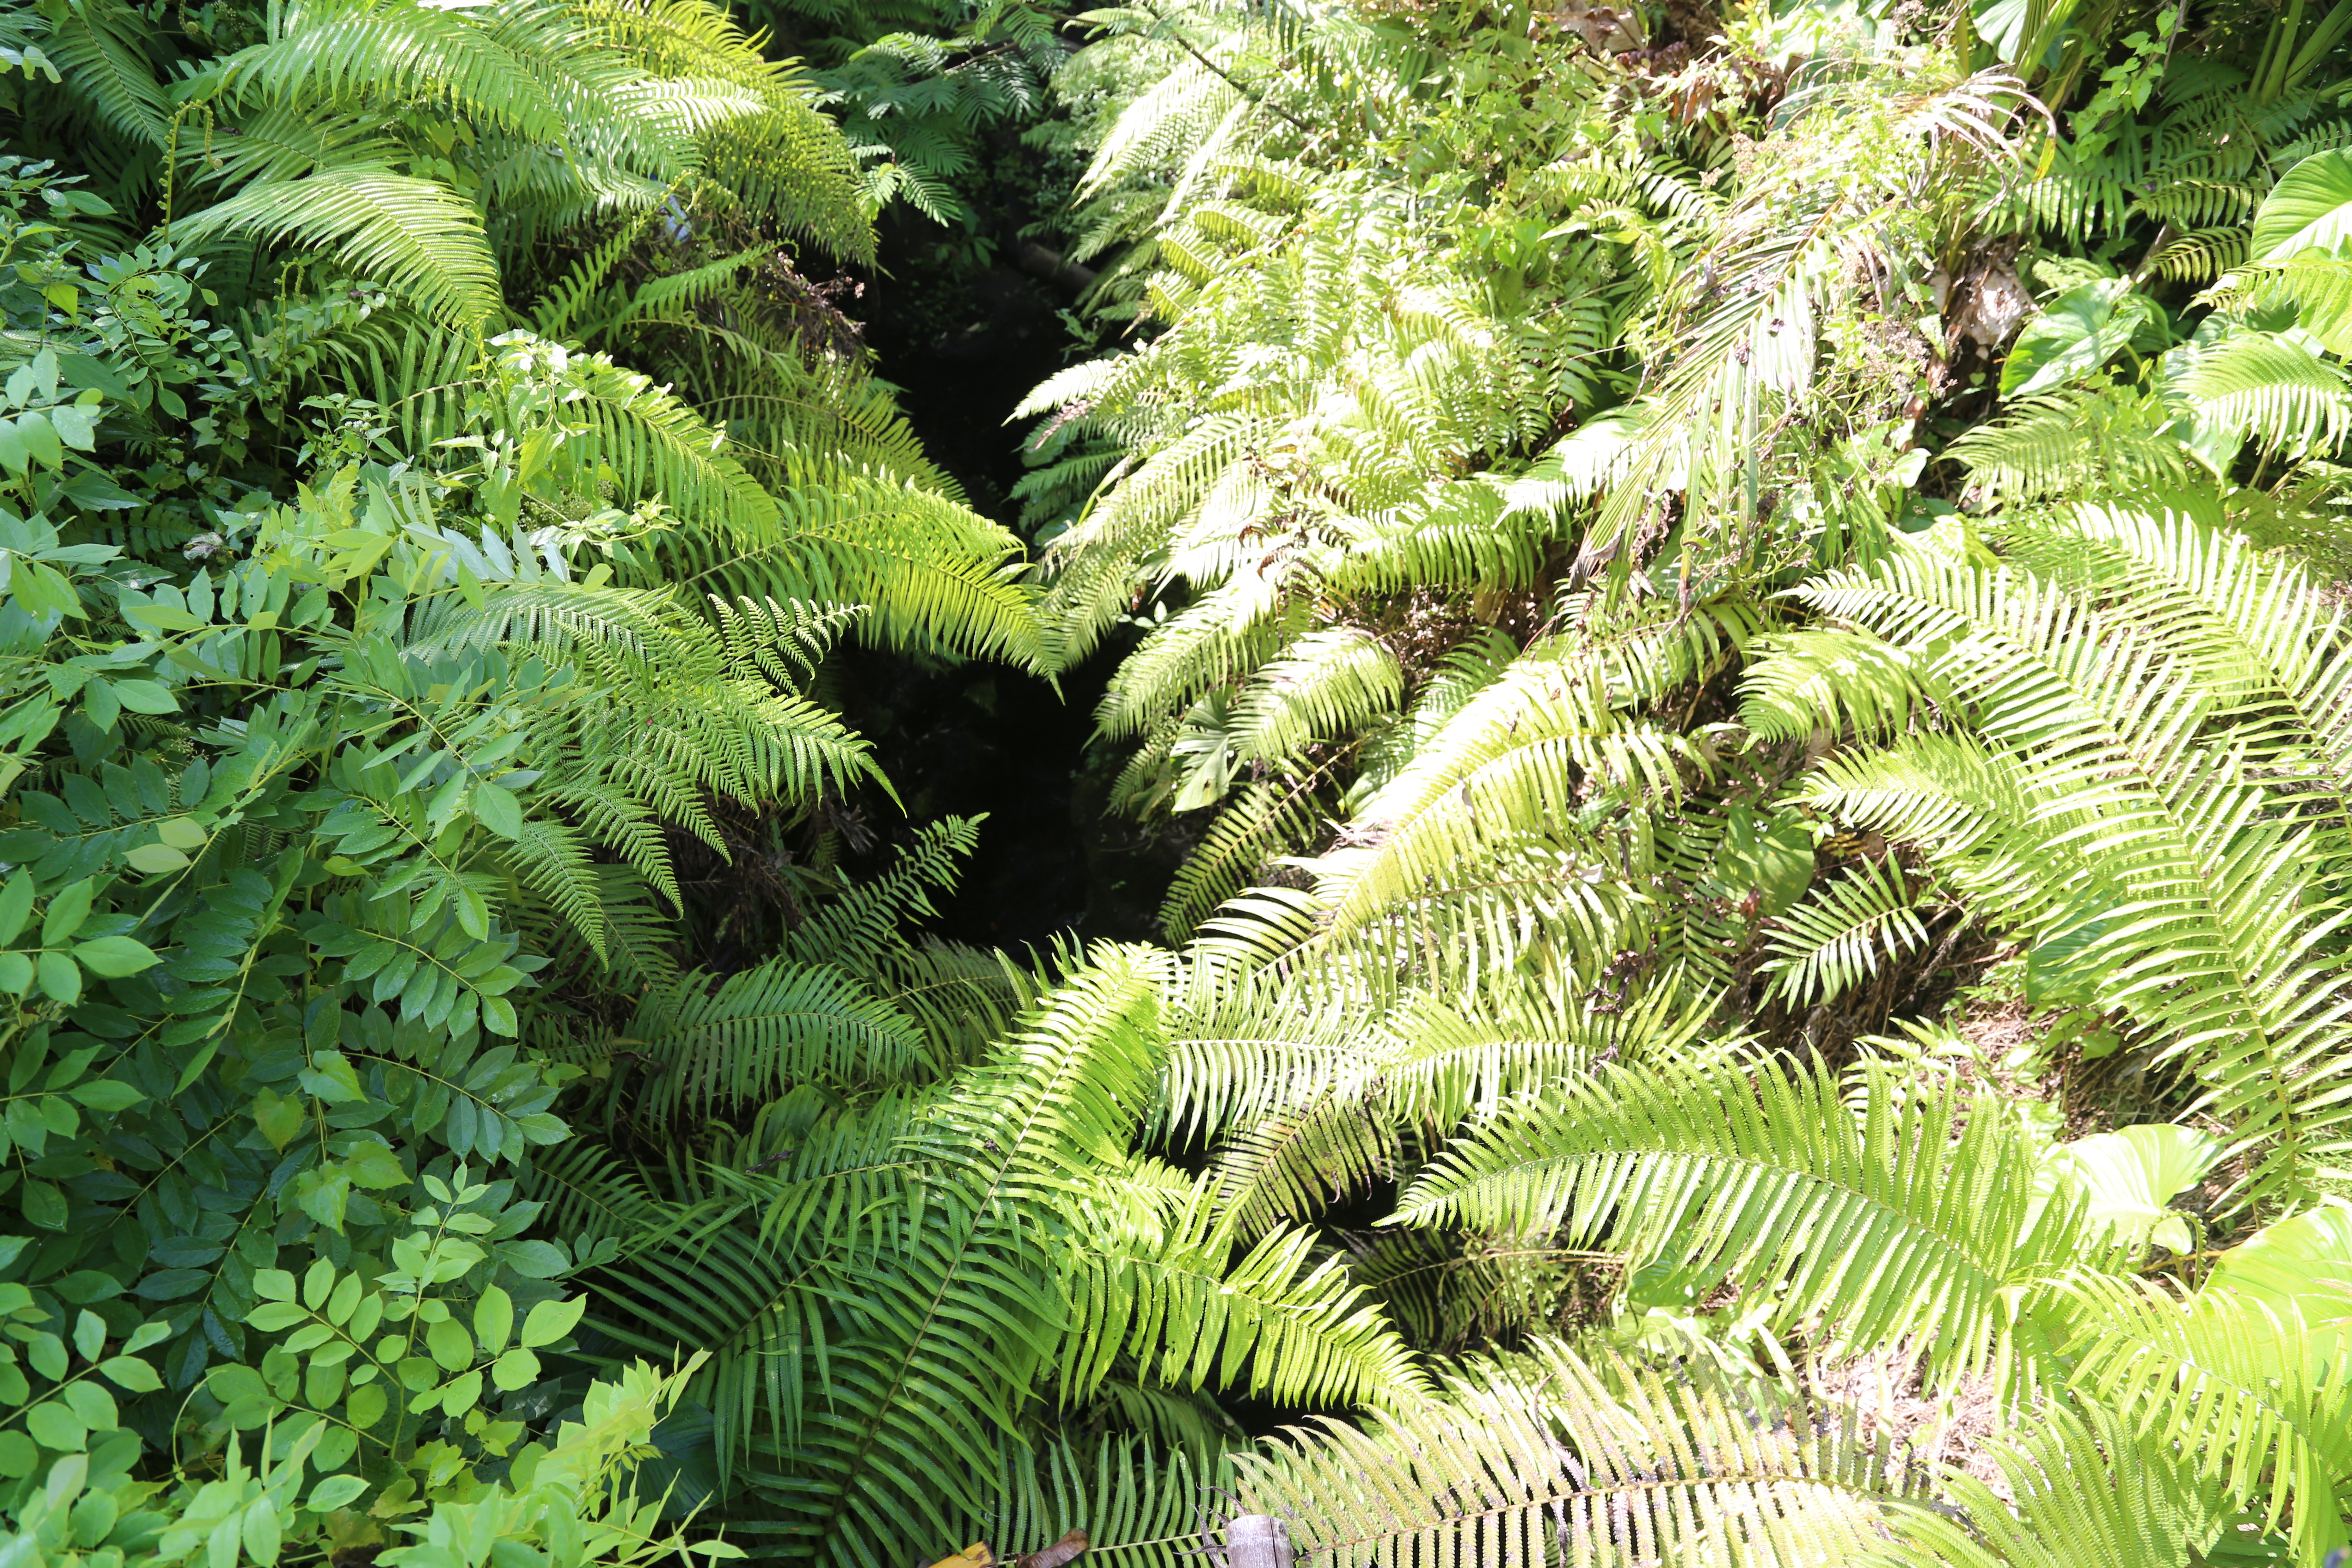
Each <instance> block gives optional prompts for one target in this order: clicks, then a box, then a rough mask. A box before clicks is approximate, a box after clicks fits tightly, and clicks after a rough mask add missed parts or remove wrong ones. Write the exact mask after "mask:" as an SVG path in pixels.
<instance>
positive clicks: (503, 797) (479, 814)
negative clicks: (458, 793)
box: [474, 784, 522, 839]
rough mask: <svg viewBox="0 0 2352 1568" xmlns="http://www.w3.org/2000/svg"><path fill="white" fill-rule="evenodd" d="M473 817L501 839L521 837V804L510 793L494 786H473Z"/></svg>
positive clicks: (496, 785)
mask: <svg viewBox="0 0 2352 1568" xmlns="http://www.w3.org/2000/svg"><path fill="white" fill-rule="evenodd" d="M474 816H475V817H476V818H477V819H478V821H479V822H480V823H481V825H482V826H485V827H487V828H488V829H489V830H490V831H491V832H493V833H495V834H497V835H498V836H499V837H501V838H507V839H514V838H520V837H522V803H521V802H520V801H519V800H517V799H515V797H514V795H513V793H512V792H511V791H509V790H507V789H505V788H503V787H501V786H500V785H498V784H476V785H475V786H474Z"/></svg>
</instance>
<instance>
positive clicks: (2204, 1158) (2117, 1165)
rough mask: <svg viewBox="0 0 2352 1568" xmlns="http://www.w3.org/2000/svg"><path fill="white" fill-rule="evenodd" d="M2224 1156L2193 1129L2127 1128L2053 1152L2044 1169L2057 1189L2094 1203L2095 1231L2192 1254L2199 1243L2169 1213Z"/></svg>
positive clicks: (2182, 1221) (2215, 1142) (2205, 1135)
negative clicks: (2070, 1189)
mask: <svg viewBox="0 0 2352 1568" xmlns="http://www.w3.org/2000/svg"><path fill="white" fill-rule="evenodd" d="M2223 1148H2224V1145H2223V1143H2222V1142H2221V1140H2220V1139H2218V1138H2215V1137H2212V1136H2211V1135H2210V1134H2208V1133H2204V1132H2200V1131H2196V1130H2194V1129H2193V1128H2188V1127H2173V1126H2166V1125H2150V1126H2139V1127H2124V1128H2119V1129H2117V1130H2116V1131H2113V1132H2102V1133H2098V1134H2096V1135H2095V1136H2093V1137H2089V1138H2083V1139H2078V1140H2076V1141H2075V1142H2072V1143H2068V1144H2064V1145H2063V1146H2061V1147H2060V1148H2058V1149H2056V1150H2053V1152H2052V1153H2051V1156H2050V1158H2049V1159H2048V1160H2047V1161H2046V1162H2044V1163H2043V1167H2042V1169H2043V1172H2044V1173H2045V1175H2046V1176H2047V1177H2048V1178H2049V1179H2050V1180H2051V1181H2052V1182H2053V1183H2054V1182H2062V1181H2063V1182H2067V1183H2071V1184H2073V1185H2074V1187H2075V1189H2076V1190H2078V1191H2080V1192H2081V1193H2083V1194H2084V1195H2085V1196H2086V1197H2087V1198H2088V1199H2089V1217H2090V1219H2091V1221H2092V1223H2093V1224H2095V1225H2105V1226H2110V1227H2112V1228H2113V1229H2114V1230H2115V1231H2116V1233H2117V1234H2118V1235H2120V1236H2122V1237H2125V1238H2126V1239H2130V1240H2141V1239H2146V1240H2148V1241H2151V1242H2154V1243H2155V1244H2156V1245H2157V1246H2159V1247H2169V1248H2170V1249H2171V1250H2173V1251H2174V1252H2186V1251H2188V1250H2189V1248H2190V1247H2193V1246H2195V1245H2196V1240H2195V1237H2194V1236H2193V1235H2192V1234H2191V1232H2190V1230H2189V1222H2188V1221H2187V1220H2186V1219H2184V1218H2182V1217H2181V1216H2180V1215H2177V1214H2174V1213H2172V1212H2171V1210H2170V1208H2169V1205H2170V1204H2171V1202H2172V1200H2173V1198H2174V1197H2176V1196H2177V1195H2179V1194H2181V1193H2183V1192H2185V1191H2187V1190H2188V1189H2189V1188H2190V1187H2192V1186H2195V1185H2196V1184H2197V1183H2198V1182H2199V1181H2200V1179H2201V1178H2202V1177H2203V1176H2204V1174H2205V1173H2206V1172H2207V1171H2209V1170H2210V1169H2211V1168H2212V1166H2213V1163H2214V1162H2215V1161H2216V1160H2219V1159H2220V1158H2221V1153H2222V1151H2223Z"/></svg>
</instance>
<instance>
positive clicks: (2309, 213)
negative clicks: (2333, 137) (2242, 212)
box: [2252, 147, 2352, 261]
mask: <svg viewBox="0 0 2352 1568" xmlns="http://www.w3.org/2000/svg"><path fill="white" fill-rule="evenodd" d="M2347 239H2352V152H2347V150H2346V149H2344V148H2341V147H2330V148H2328V149H2326V151H2325V152H2319V153H2313V154H2312V155H2311V156H2310V157H2308V158H2305V160H2303V162H2301V163H2297V164H2296V165H2295V166H2294V168H2292V169H2289V170H2288V171H2287V172H2286V173H2285V174H2283V175H2281V176H2280V177H2279V182H2278V184H2275V185H2273V186H2272V187H2271V193H2270V195H2267V196H2264V197H2263V205H2261V206H2259V207H2257V208H2255V209H2254V237H2253V245H2252V258H2253V259H2254V260H2256V261H2284V260H2285V259H2286V258H2288V257H2290V256H2293V255H2294V254H2295V253H2296V252H2298V251H2304V250H2312V249H2322V250H2338V249H2341V248H2342V247H2343V245H2344V242H2345V241H2346V240H2347Z"/></svg>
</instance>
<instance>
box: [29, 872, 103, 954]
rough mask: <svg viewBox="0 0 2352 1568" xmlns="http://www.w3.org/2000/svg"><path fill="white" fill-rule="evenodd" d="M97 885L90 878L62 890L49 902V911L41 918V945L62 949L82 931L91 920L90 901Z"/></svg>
mask: <svg viewBox="0 0 2352 1568" xmlns="http://www.w3.org/2000/svg"><path fill="white" fill-rule="evenodd" d="M95 890H96V885H95V884H94V883H92V882H91V881H90V880H89V879H88V878H86V877H85V878H84V879H81V880H80V881H79V882H76V883H74V884H73V885H71V886H70V887H65V888H60V889H58V891H57V893H56V895H55V896H54V897H52V898H51V899H50V900H49V908H48V911H47V913H46V914H44V915H43V916H42V917H41V945H42V946H43V947H62V946H63V945H64V944H65V942H66V940H67V939H68V937H70V936H72V935H73V933H74V932H76V931H79V930H80V929H81V923H82V921H85V920H87V919H89V906H90V900H91V899H92V897H93V896H94V894H95Z"/></svg>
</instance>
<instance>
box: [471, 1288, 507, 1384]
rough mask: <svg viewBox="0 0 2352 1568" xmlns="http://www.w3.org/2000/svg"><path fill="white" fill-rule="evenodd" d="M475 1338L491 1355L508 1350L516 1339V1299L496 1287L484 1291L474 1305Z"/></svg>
mask: <svg viewBox="0 0 2352 1568" xmlns="http://www.w3.org/2000/svg"><path fill="white" fill-rule="evenodd" d="M474 1338H475V1339H477V1340H478V1341H480V1342H481V1346H482V1350H483V1351H484V1352H485V1353H487V1354H489V1355H496V1354H498V1353H499V1352H500V1351H502V1350H504V1349H506V1347H507V1342H508V1341H509V1340H510V1339H512V1338H514V1298H513V1297H511V1296H509V1295H508V1294H507V1293H506V1292H505V1291H504V1290H501V1289H499V1288H498V1287H497V1286H496V1285H493V1286H490V1287H489V1288H488V1289H486V1290H484V1291H483V1292H482V1295H481V1299H480V1300H478V1301H476V1302H475V1303H474ZM505 1386H507V1385H506V1384H499V1387H501V1388H504V1387H505Z"/></svg>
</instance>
